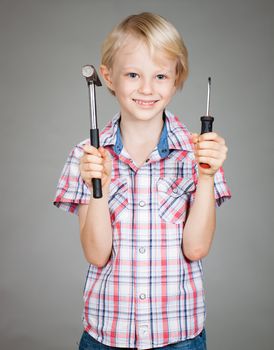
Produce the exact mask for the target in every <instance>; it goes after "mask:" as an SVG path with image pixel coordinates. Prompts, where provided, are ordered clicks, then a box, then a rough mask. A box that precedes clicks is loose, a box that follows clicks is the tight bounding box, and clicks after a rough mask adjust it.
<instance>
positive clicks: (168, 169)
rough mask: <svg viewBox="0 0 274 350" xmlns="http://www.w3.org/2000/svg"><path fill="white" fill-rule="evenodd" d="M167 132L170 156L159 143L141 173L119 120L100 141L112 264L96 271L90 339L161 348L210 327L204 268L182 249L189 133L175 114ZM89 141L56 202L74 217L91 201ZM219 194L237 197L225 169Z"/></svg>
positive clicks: (87, 319)
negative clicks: (86, 171) (86, 165)
mask: <svg viewBox="0 0 274 350" xmlns="http://www.w3.org/2000/svg"><path fill="white" fill-rule="evenodd" d="M165 131H166V134H163V133H162V136H161V144H162V145H163V144H168V148H169V152H168V153H166V149H162V151H163V152H162V151H161V150H160V148H159V147H160V146H161V145H160V146H159V145H158V147H157V148H155V150H154V151H153V152H152V154H151V155H150V158H149V159H148V160H147V162H146V163H145V164H144V165H143V166H142V167H140V168H138V167H136V165H135V164H134V162H133V161H132V160H131V159H130V156H129V155H128V154H127V153H126V151H125V150H124V149H123V148H122V147H121V141H119V140H118V138H119V115H118V114H117V115H116V116H115V117H114V118H113V120H112V121H111V122H109V123H108V125H107V126H106V127H105V129H104V130H103V131H102V133H101V135H100V142H101V145H102V146H104V147H106V148H107V150H108V151H109V152H110V154H111V156H112V161H113V171H112V181H111V185H110V195H109V210H110V215H111V220H112V227H113V248H112V254H111V257H110V259H109V261H108V263H107V264H106V266H104V267H103V268H97V267H95V266H93V265H90V266H89V270H88V274H87V278H86V284H85V289H84V312H83V322H84V327H85V330H86V331H87V332H88V333H89V334H90V335H91V336H93V337H94V338H95V339H96V340H98V341H99V342H101V343H103V344H106V345H109V346H113V347H125V348H138V349H149V348H155V347H162V346H165V345H167V344H170V343H175V342H179V341H182V340H185V339H189V338H193V337H195V336H196V335H198V334H199V333H200V332H201V331H202V329H203V328H204V322H205V303H204V289H203V273H202V264H201V261H193V262H192V261H189V260H187V259H186V258H185V257H184V255H183V253H182V249H181V246H182V240H183V236H184V234H183V228H184V224H185V221H186V219H187V214H188V211H189V208H190V206H191V204H192V202H193V200H194V197H195V188H196V184H197V180H198V175H197V171H198V167H197V163H196V161H195V159H194V153H193V148H192V144H191V141H190V134H189V132H188V131H187V129H186V127H185V126H184V125H183V124H181V123H180V121H179V120H178V119H177V118H176V117H175V116H173V115H172V114H171V113H170V112H166V118H165ZM87 142H88V140H86V141H83V142H81V143H80V144H78V145H77V146H76V147H75V148H74V149H73V150H72V151H71V153H70V155H69V157H68V159H67V162H66V164H65V167H64V169H63V172H62V174H61V177H60V180H59V183H58V188H57V193H56V198H55V201H54V204H55V205H56V206H57V207H60V208H62V209H64V210H66V211H68V212H71V213H77V211H78V205H79V204H88V202H89V198H90V192H89V190H88V188H87V186H86V185H85V183H84V182H83V180H82V179H81V177H80V173H79V159H80V157H81V156H82V154H83V149H82V147H83V145H84V144H85V143H87ZM119 143H120V144H119ZM117 150H118V151H117ZM163 155H164V156H163ZM214 190H215V197H216V204H217V205H221V203H222V202H223V201H224V200H225V199H226V198H229V197H230V191H229V189H228V187H227V185H226V181H225V178H224V173H223V170H222V169H220V171H218V172H217V174H216V175H215V186H214Z"/></svg>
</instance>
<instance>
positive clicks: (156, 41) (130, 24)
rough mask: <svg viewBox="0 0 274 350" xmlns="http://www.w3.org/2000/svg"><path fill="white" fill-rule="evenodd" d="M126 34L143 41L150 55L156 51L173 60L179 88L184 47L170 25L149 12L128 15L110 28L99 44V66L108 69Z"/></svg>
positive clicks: (184, 63)
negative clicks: (175, 62) (175, 63)
mask: <svg viewBox="0 0 274 350" xmlns="http://www.w3.org/2000/svg"><path fill="white" fill-rule="evenodd" d="M130 35H132V36H134V37H136V38H138V39H140V40H143V41H144V42H145V44H147V45H148V48H149V49H150V50H151V53H152V54H153V53H154V51H155V49H157V50H161V51H164V52H165V54H166V55H167V56H168V57H170V58H171V59H176V60H177V65H176V82H175V86H176V88H177V89H181V88H182V87H183V83H184V81H185V80H186V79H187V76H188V53H187V48H186V47H185V44H184V42H183V39H182V38H181V36H180V34H179V33H178V31H177V30H176V28H175V27H174V26H173V25H172V24H171V23H169V22H168V21H167V20H166V19H164V18H163V17H161V16H159V15H156V14H153V13H150V12H142V13H140V14H136V15H131V16H129V17H127V18H126V19H124V20H123V21H122V22H121V23H120V24H118V25H117V26H116V27H114V29H113V30H112V31H111V32H110V33H109V35H108V36H107V37H106V39H105V41H104V43H103V45H102V50H101V64H102V65H105V66H106V67H108V68H112V66H113V62H114V58H115V55H116V54H117V52H118V51H119V49H120V48H121V47H123V45H125V43H126V39H127V38H128V36H130ZM111 92H112V91H111ZM112 93H113V92H112Z"/></svg>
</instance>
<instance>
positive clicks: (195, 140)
mask: <svg viewBox="0 0 274 350" xmlns="http://www.w3.org/2000/svg"><path fill="white" fill-rule="evenodd" d="M198 139H199V135H198V134H197V133H192V134H191V140H192V142H193V143H197V142H198Z"/></svg>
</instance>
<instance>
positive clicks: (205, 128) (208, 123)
mask: <svg viewBox="0 0 274 350" xmlns="http://www.w3.org/2000/svg"><path fill="white" fill-rule="evenodd" d="M213 121H214V118H213V117H210V116H205V117H201V122H202V127H201V134H205V133H206V132H211V131H212V125H213Z"/></svg>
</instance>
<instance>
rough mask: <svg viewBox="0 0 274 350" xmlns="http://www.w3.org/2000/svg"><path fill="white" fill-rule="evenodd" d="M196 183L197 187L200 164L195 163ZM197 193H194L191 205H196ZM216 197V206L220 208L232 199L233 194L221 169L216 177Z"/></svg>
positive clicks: (194, 174)
mask: <svg viewBox="0 0 274 350" xmlns="http://www.w3.org/2000/svg"><path fill="white" fill-rule="evenodd" d="M193 177H194V183H195V186H196V185H197V182H198V177H199V176H198V164H197V163H196V162H195V166H194V171H193ZM195 194H196V191H194V192H193V193H192V196H191V198H190V205H192V204H193V203H194V199H195ZM214 195H215V200H216V206H218V207H220V206H221V205H222V204H223V203H224V202H225V201H226V200H227V199H230V198H231V192H230V189H229V187H228V185H227V182H226V179H225V174H224V170H223V168H222V167H221V168H220V169H219V170H218V171H217V172H216V174H215V176H214Z"/></svg>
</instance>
